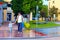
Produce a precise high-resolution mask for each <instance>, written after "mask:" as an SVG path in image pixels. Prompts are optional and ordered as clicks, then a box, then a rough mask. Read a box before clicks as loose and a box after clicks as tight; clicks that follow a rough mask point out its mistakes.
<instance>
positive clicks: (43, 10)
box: [40, 5, 48, 20]
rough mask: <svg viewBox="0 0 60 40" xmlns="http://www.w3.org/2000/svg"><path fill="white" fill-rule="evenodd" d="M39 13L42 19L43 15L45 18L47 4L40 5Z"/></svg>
mask: <svg viewBox="0 0 60 40" xmlns="http://www.w3.org/2000/svg"><path fill="white" fill-rule="evenodd" d="M40 15H41V17H42V20H43V17H44V18H46V17H47V16H48V6H47V5H43V6H42V10H41V11H40Z"/></svg>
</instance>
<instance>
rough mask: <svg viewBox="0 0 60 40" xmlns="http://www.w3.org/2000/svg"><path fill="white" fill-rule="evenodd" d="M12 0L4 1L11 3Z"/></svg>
mask: <svg viewBox="0 0 60 40" xmlns="http://www.w3.org/2000/svg"><path fill="white" fill-rule="evenodd" d="M11 1H12V0H4V2H11Z"/></svg>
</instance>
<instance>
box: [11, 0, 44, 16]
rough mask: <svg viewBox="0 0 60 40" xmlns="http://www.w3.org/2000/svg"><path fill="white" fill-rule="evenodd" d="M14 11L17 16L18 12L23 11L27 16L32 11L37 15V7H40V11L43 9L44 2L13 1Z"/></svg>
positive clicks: (40, 0)
mask: <svg viewBox="0 0 60 40" xmlns="http://www.w3.org/2000/svg"><path fill="white" fill-rule="evenodd" d="M11 3H12V9H13V11H14V13H15V15H17V12H18V11H23V12H24V13H25V14H27V13H29V12H30V11H32V12H34V13H35V9H36V5H38V6H39V10H41V8H42V3H43V2H42V0H12V2H11Z"/></svg>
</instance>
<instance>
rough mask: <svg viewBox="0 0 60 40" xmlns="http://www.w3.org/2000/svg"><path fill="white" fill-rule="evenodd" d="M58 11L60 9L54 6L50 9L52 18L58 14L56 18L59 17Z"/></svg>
mask: <svg viewBox="0 0 60 40" xmlns="http://www.w3.org/2000/svg"><path fill="white" fill-rule="evenodd" d="M57 11H58V8H55V7H54V6H53V7H52V8H50V10H49V15H50V16H51V17H53V14H56V17H57Z"/></svg>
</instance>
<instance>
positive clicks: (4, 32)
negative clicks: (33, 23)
mask: <svg viewBox="0 0 60 40" xmlns="http://www.w3.org/2000/svg"><path fill="white" fill-rule="evenodd" d="M8 24H9V23H4V24H3V25H2V26H1V27H0V38H1V37H4V38H6V37H12V38H14V37H22V36H21V34H18V31H17V29H18V26H17V25H16V24H14V25H13V28H12V29H13V31H12V33H10V31H9V27H8ZM23 37H35V33H33V31H32V30H23Z"/></svg>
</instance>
